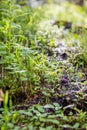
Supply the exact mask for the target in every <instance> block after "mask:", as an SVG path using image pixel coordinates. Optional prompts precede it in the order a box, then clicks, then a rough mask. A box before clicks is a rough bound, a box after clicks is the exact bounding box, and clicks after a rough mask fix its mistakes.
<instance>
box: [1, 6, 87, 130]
mask: <svg viewBox="0 0 87 130" xmlns="http://www.w3.org/2000/svg"><path fill="white" fill-rule="evenodd" d="M67 7H70V9H68V8H67ZM43 8H44V6H43ZM45 8H46V11H45V13H46V14H45V16H44V18H43V19H42V20H41V21H40V22H39V23H38V26H37V31H36V34H35V36H36V37H35V38H36V39H34V40H32V39H31V45H30V44H29V47H28V48H27V47H25V48H23V49H25V51H26V50H27V51H26V52H28V49H31V50H33V51H34V54H33V56H32V55H31V58H30V57H29V59H28V60H29V62H26V63H24V61H26V59H27V57H28V55H29V54H30V53H28V55H27V54H26V52H22V51H20V52H22V53H21V54H22V56H23V57H21V55H20V54H19V50H21V49H20V48H21V47H20V46H16V45H15V47H13V46H12V49H14V48H16V47H19V48H17V49H19V50H16V52H17V51H18V53H17V54H19V59H18V60H20V59H21V58H22V59H23V58H24V59H23V60H24V61H22V60H20V61H21V63H23V65H22V67H20V66H18V67H19V68H22V69H25V68H26V69H25V70H27V74H28V75H29V76H30V77H28V78H29V79H28V82H27V80H26V79H23V80H22V78H25V77H26V75H27V74H26V73H25V72H26V71H24V74H25V75H22V76H20V77H22V78H20V77H17V78H14V76H15V75H16V74H17V73H18V72H19V75H21V72H22V71H19V70H21V69H19V68H18V69H19V70H18V71H16V72H15V73H13V77H12V78H14V81H12V79H11V83H10V82H8V83H10V84H11V85H13V86H12V87H13V88H12V90H10V94H11V95H12V100H13V104H14V106H12V104H11V102H10V103H9V104H10V107H7V106H5V105H4V111H3V112H2V114H0V120H1V123H0V127H1V130H8V129H9V130H20V129H22V130H71V129H72V130H87V59H86V58H87V56H86V54H87V46H86V45H87V43H86V42H87V38H86V35H87V25H86V22H87V18H86V17H85V16H86V12H85V13H83V9H82V8H81V7H79V6H78V7H76V6H75V5H73V6H72V5H71V4H67V6H66V5H65V4H63V7H60V5H58V7H57V5H52V6H49V7H48V6H46V7H45ZM73 8H74V9H75V11H78V12H74V13H73V14H72V16H71V12H72V11H73ZM62 9H63V10H62ZM43 10H44V9H43ZM53 10H54V11H53ZM58 12H60V13H58ZM61 12H62V13H61ZM64 12H65V13H64ZM80 12H81V13H82V14H80ZM35 13H36V12H35ZM66 14H67V15H68V17H67V15H66ZM34 16H35V15H34ZM54 16H55V17H54ZM30 18H31V19H30V23H28V25H29V24H30V25H29V27H31V30H32V28H33V26H31V25H33V24H32V21H33V20H32V19H33V18H32V17H31V16H30ZM59 18H60V19H59ZM83 20H84V25H83ZM19 21H20V20H19ZM79 21H80V22H79ZM22 24H23V23H22ZM23 26H24V27H25V25H23ZM24 29H25V32H26V33H25V36H26V35H27V31H28V30H29V29H28V30H27V27H25V28H24ZM29 33H30V32H29ZM32 35H34V34H32ZM29 36H30V34H29ZM8 37H9V36H8ZM26 37H28V36H26ZM29 38H30V37H29ZM8 39H9V38H8ZM19 39H20V38H19ZM16 40H18V39H16ZM23 40H25V39H23ZM20 41H21V40H19V42H20ZM25 41H26V40H25ZM25 41H24V44H25ZM32 41H33V42H32ZM22 42H23V41H22ZM33 43H34V44H33ZM13 45H14V44H13ZM22 47H24V46H23V45H22ZM26 48H27V49H26ZM84 50H85V51H84ZM14 55H15V51H14ZM14 57H15V56H14ZM20 57H21V58H20ZM32 57H33V58H34V60H33V58H32ZM17 58H18V57H17ZM12 62H13V63H15V62H16V60H15V61H13V60H12ZM17 63H19V61H17ZM19 64H20V63H19ZM24 65H25V66H24ZM15 66H16V64H15V65H14V66H12V67H13V68H12V70H13V69H14V68H16V67H15ZM10 67H11V66H10ZM23 67H24V68H23ZM29 67H30V68H29ZM7 69H8V68H7ZM16 69H17V68H16ZM14 70H15V69H14ZM6 74H7V73H6ZM9 75H10V74H9ZM9 75H7V79H9V78H8V77H11V76H9ZM23 76H25V77H23ZM18 78H19V80H18ZM20 79H21V80H20ZM17 81H19V82H17ZM12 82H13V83H12ZM15 82H16V84H15ZM6 83H7V81H6ZM22 83H23V84H22ZM28 83H29V84H28ZM14 84H15V85H14ZM20 84H21V85H20ZM27 84H28V85H27ZM17 85H18V87H19V88H17V89H18V91H17V90H16V88H15V86H17ZM22 85H25V86H27V89H26V87H25V86H22ZM20 86H22V87H24V88H23V89H24V90H25V91H22V90H21V91H19V90H20ZM28 89H29V92H28ZM14 90H16V91H14ZM7 98H8V96H7V97H6V99H5V100H6V101H4V102H5V103H7Z"/></svg>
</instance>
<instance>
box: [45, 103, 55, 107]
mask: <svg viewBox="0 0 87 130" xmlns="http://www.w3.org/2000/svg"><path fill="white" fill-rule="evenodd" d="M44 108H54V106H53V105H51V104H46V105H45V106H44Z"/></svg>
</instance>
